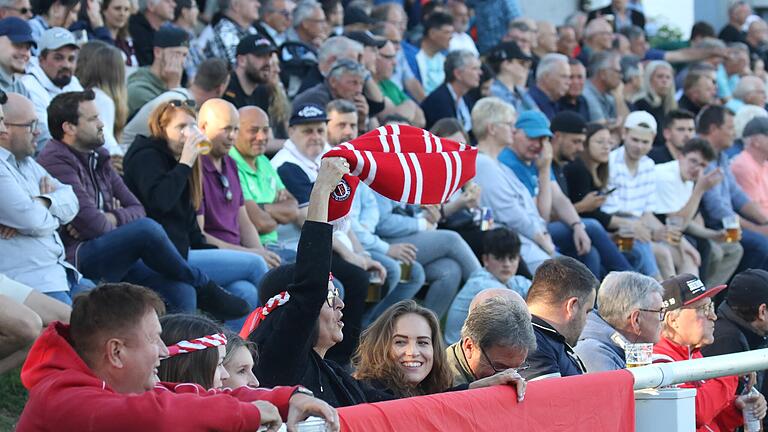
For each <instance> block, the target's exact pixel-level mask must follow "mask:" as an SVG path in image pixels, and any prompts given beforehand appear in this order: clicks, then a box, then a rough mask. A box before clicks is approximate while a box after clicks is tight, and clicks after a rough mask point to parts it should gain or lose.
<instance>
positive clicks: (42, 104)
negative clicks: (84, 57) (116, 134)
mask: <svg viewBox="0 0 768 432" xmlns="http://www.w3.org/2000/svg"><path fill="white" fill-rule="evenodd" d="M38 48H39V49H40V56H39V57H38V61H37V62H36V63H32V64H30V65H29V67H28V68H27V74H26V75H24V76H22V77H21V83H22V84H23V85H24V87H26V89H27V91H29V99H30V100H31V101H32V103H33V104H35V113H36V114H37V119H38V120H39V121H40V136H38V142H37V148H38V151H39V150H41V149H42V148H43V146H44V145H45V142H46V141H48V140H49V139H51V135H50V133H49V132H48V114H47V111H46V109H47V108H48V105H49V104H50V103H51V99H53V97H54V96H56V95H58V94H60V93H64V92H73V91H82V90H83V87H82V86H81V85H80V81H78V79H77V77H76V76H74V75H75V67H76V66H77V55H78V51H80V47H78V46H77V44H76V43H75V37H74V36H72V33H71V32H70V31H69V30H67V29H64V28H61V27H52V28H49V29H48V30H46V31H44V32H43V34H42V36H41V37H40V39H39V43H38ZM109 151H110V152H112V153H118V154H119V153H120V148H119V147H115V146H113V147H110V148H109Z"/></svg>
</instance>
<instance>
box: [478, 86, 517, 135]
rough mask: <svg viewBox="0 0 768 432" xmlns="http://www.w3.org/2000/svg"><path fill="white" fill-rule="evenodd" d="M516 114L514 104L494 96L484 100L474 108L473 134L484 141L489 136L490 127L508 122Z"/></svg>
mask: <svg viewBox="0 0 768 432" xmlns="http://www.w3.org/2000/svg"><path fill="white" fill-rule="evenodd" d="M516 114H517V111H516V110H515V107H514V106H512V104H509V103H507V102H504V101H503V100H501V99H499V98H497V97H494V96H491V97H485V98H482V99H480V100H479V101H477V103H476V104H475V106H474V107H473V108H472V132H473V133H474V134H475V136H476V137H477V139H484V138H485V136H486V135H487V134H488V125H491V124H493V123H500V122H503V121H507V119H508V118H509V117H513V116H515V115H516Z"/></svg>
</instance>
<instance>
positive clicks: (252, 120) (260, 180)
mask: <svg viewBox="0 0 768 432" xmlns="http://www.w3.org/2000/svg"><path fill="white" fill-rule="evenodd" d="M238 114H239V115H240V131H239V132H238V133H237V138H236V139H235V146H234V148H232V149H231V150H230V151H229V156H230V157H232V159H234V161H235V164H237V173H238V176H239V178H240V185H241V186H242V188H243V196H244V197H245V209H246V210H247V211H248V217H249V218H250V220H251V222H253V224H254V225H255V226H256V229H257V230H258V231H259V238H260V240H261V243H262V244H263V245H265V246H267V247H271V245H275V244H277V242H278V235H277V227H278V225H283V224H292V223H296V222H297V221H298V219H299V202H298V201H297V200H296V198H295V197H294V196H293V195H291V193H290V192H288V190H287V189H286V188H285V185H284V184H283V181H282V180H280V176H279V175H277V171H275V169H274V168H273V167H272V165H271V164H270V163H269V159H268V158H267V157H266V156H264V152H265V151H266V149H267V144H268V143H269V140H270V139H271V138H272V130H271V129H270V127H269V116H268V115H267V113H266V112H264V110H262V109H261V108H259V107H257V106H245V107H242V108H240V109H239V110H238Z"/></svg>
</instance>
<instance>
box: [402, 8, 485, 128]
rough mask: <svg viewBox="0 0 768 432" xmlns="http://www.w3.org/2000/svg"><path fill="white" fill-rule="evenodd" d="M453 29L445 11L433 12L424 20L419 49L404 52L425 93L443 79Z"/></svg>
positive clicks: (430, 91) (428, 92)
mask: <svg viewBox="0 0 768 432" xmlns="http://www.w3.org/2000/svg"><path fill="white" fill-rule="evenodd" d="M453 30H454V29H453V18H452V17H451V16H450V15H448V14H446V13H443V12H435V13H433V14H432V15H430V16H429V17H427V19H426V21H425V22H424V37H423V38H422V40H421V46H420V48H419V51H418V52H416V53H413V52H406V53H405V54H406V58H407V60H408V65H409V66H410V67H411V70H413V72H414V74H415V75H416V78H418V80H419V82H420V83H421V85H422V86H423V87H424V94H425V95H429V94H430V93H432V92H433V91H434V90H435V89H437V87H439V86H440V84H441V83H443V82H444V81H445V78H446V76H447V75H446V74H445V70H444V67H443V65H444V63H445V62H446V58H445V54H444V52H445V51H447V50H448V49H449V47H450V43H451V36H452V35H453ZM470 54H471V52H470ZM473 57H474V55H473ZM427 127H429V124H428V125H427Z"/></svg>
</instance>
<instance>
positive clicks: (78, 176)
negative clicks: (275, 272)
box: [38, 91, 248, 319]
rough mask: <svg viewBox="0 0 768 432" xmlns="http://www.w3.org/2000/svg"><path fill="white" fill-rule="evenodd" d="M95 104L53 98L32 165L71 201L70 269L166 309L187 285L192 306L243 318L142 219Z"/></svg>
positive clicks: (88, 95) (89, 96)
mask: <svg viewBox="0 0 768 432" xmlns="http://www.w3.org/2000/svg"><path fill="white" fill-rule="evenodd" d="M94 98H95V95H94V94H93V92H90V91H85V92H67V93H62V94H60V95H58V96H56V97H54V98H53V100H52V101H51V105H50V106H49V107H48V113H49V121H50V124H49V127H50V131H51V135H52V136H53V139H52V140H51V141H50V142H49V143H48V145H46V147H45V148H44V149H43V151H42V152H41V153H40V156H39V157H38V162H39V163H40V164H41V165H42V166H43V167H45V168H46V169H47V170H48V172H50V173H51V174H52V175H53V176H54V177H55V178H56V179H58V180H59V181H61V182H64V183H66V184H68V185H70V186H71V187H72V188H73V190H74V192H75V195H77V197H78V201H79V204H80V209H79V211H78V213H77V216H75V218H74V219H73V220H72V222H70V223H69V224H68V225H66V226H65V231H64V232H63V233H62V235H63V240H64V245H65V246H66V251H67V258H68V260H69V262H71V263H74V264H75V265H76V266H77V268H78V270H80V271H81V272H82V273H83V275H85V276H86V277H87V278H89V279H91V280H105V281H109V282H120V281H129V282H132V283H141V284H143V285H146V286H149V287H152V288H153V289H155V290H156V291H158V292H159V293H160V294H161V295H163V296H164V297H165V298H166V299H167V300H169V302H170V299H172V298H173V297H174V296H175V295H178V294H175V293H167V294H166V292H167V291H171V290H174V291H175V290H182V288H180V287H178V286H177V285H186V287H185V289H183V291H187V292H189V291H191V290H194V291H197V298H198V299H199V306H200V307H201V308H202V309H205V310H207V311H209V312H211V313H212V314H213V315H214V316H216V317H217V318H219V319H232V318H238V317H241V316H243V315H245V314H246V313H247V310H248V309H247V305H245V304H243V302H242V300H240V299H239V298H237V297H235V296H232V295H231V294H229V293H227V292H226V291H224V290H222V289H221V288H220V287H218V286H217V285H216V284H215V283H213V282H211V281H210V279H209V278H208V277H206V276H205V275H204V274H202V273H201V272H200V270H198V269H195V268H192V267H190V266H189V264H187V262H186V260H184V258H182V256H181V255H180V254H179V252H178V250H176V248H175V247H174V246H173V244H172V243H171V241H170V240H169V239H168V235H167V234H166V233H165V231H163V229H162V227H160V225H158V224H157V223H156V222H155V221H153V220H151V219H146V218H144V208H143V207H142V206H141V204H140V203H139V201H138V200H137V199H136V197H135V196H134V195H133V194H132V193H131V192H130V191H129V190H128V188H127V187H126V186H125V183H123V181H122V179H121V178H120V176H119V175H118V174H117V172H115V170H114V168H112V165H111V164H110V163H109V155H108V154H107V152H106V150H104V149H102V148H101V147H102V146H103V144H104V134H103V132H102V131H101V127H102V126H103V123H101V120H99V114H98V109H97V107H96V104H95V102H94ZM170 303H171V304H172V305H173V306H174V307H178V306H179V305H177V304H175V303H173V302H170ZM187 303H189V301H184V302H183V303H182V304H187ZM192 303H194V301H192ZM182 310H183V309H182ZM192 311H194V309H192Z"/></svg>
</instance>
